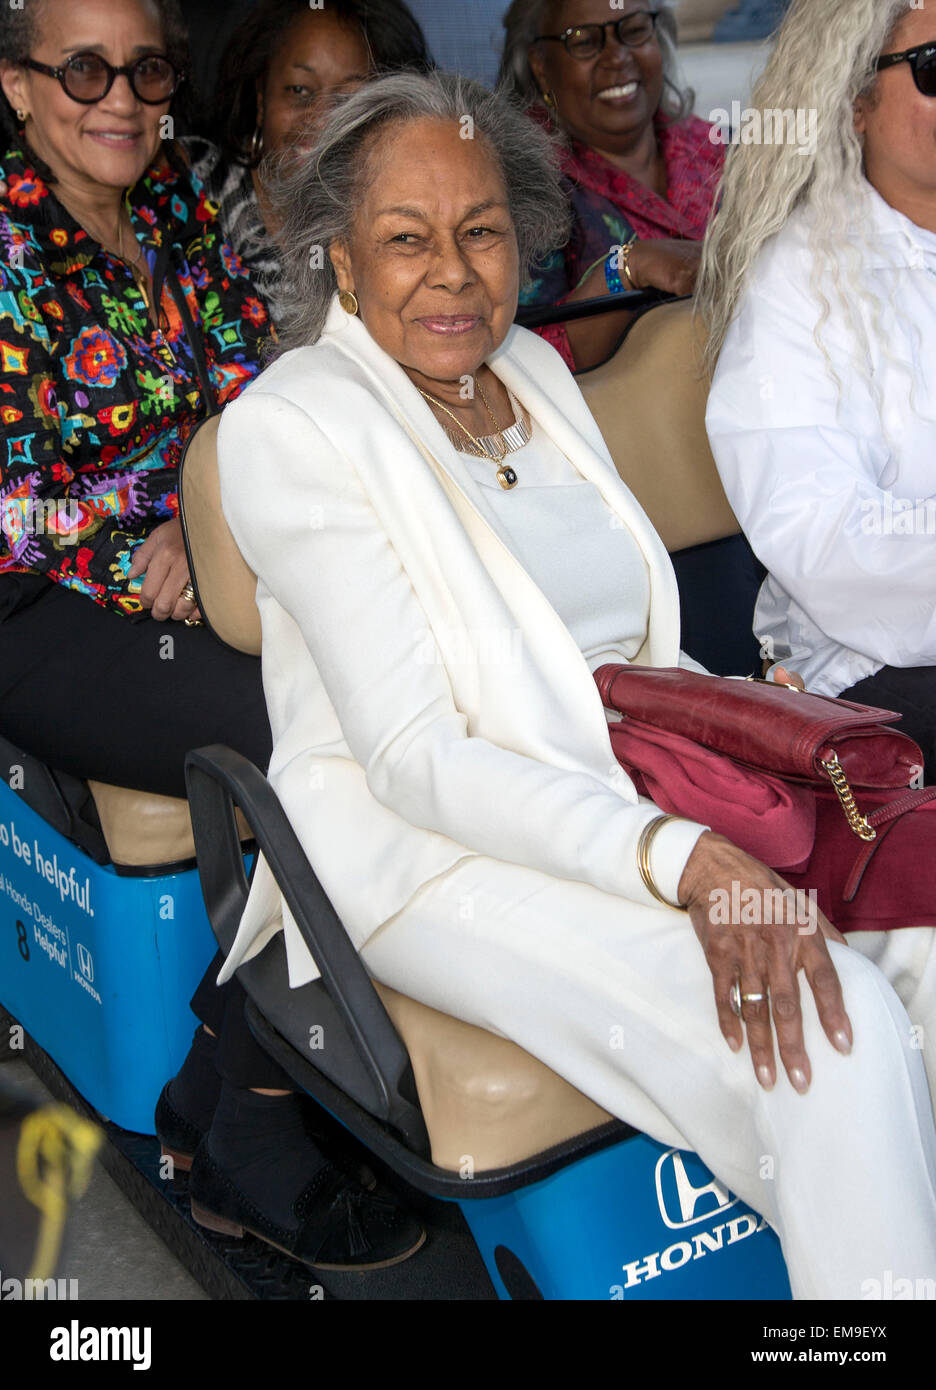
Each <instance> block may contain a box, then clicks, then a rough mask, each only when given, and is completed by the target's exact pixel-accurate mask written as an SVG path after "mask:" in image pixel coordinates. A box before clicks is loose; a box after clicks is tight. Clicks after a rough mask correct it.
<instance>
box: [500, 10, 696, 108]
mask: <svg viewBox="0 0 936 1390" xmlns="http://www.w3.org/2000/svg"><path fill="white" fill-rule="evenodd" d="M555 3H556V0H513V4H512V5H511V6H510V8H509V9H508V11H507V13H506V14H505V15H504V28H505V29H506V31H507V33H506V36H505V38H504V51H503V54H502V55H501V67H500V78H501V82H503V83H505V84H509V85H510V86H511V87H512V88H513V90H514V92H515V93H516V95H517V97H518V98H519V99H520V101H522V102H523V104H524V106H530V105H531V104H532V103H534V102H540V103H542V94H541V92H540V90H539V87H537V85H536V80H535V78H534V76H533V72H532V69H531V67H530V58H529V50H530V48H531V47H532V46H533V43H534V42H535V40H536V38H537V36H538V35H539V32H540V29H541V27H542V24H543V20H544V17H545V15H546V11H547V10H548V9H549V7H550V5H554V4H555ZM647 9H648V10H650V11H651V12H652V13H653V14H655V15H657V16H658V18H657V22H656V38H657V43H658V44H659V46H660V53H661V54H662V57H663V98H662V100H661V102H660V110H661V111H662V112H663V114H664V115H665V116H669V118H670V119H671V120H673V121H682V120H685V118H686V117H687V116H689V115H691V114H692V108H693V106H694V104H695V93H694V92H693V91H692V90H691V88H689V87H686V86H685V85H684V83H683V81H682V77H681V75H680V71H679V58H678V56H677V53H676V16H675V15H674V13H673V9H672V3H671V0H647ZM621 18H624V16H623V15H622V16H621Z"/></svg>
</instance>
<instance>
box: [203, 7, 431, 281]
mask: <svg viewBox="0 0 936 1390" xmlns="http://www.w3.org/2000/svg"><path fill="white" fill-rule="evenodd" d="M431 66H432V59H431V58H430V56H429V52H428V50H427V48H426V42H425V39H424V38H423V34H422V30H421V29H420V27H419V25H418V24H417V22H416V20H415V19H414V18H413V16H412V15H411V14H410V12H409V10H408V9H407V7H406V5H405V4H404V3H403V0H327V4H325V5H324V7H323V8H321V9H310V8H309V5H308V3H307V0H261V3H260V4H259V5H257V7H256V9H255V10H253V11H252V13H251V14H250V15H249V17H248V18H247V19H246V20H244V22H243V23H242V24H241V25H240V26H239V28H238V29H237V30H236V31H235V33H234V34H233V35H232V37H231V39H230V41H229V43H228V45H227V48H226V49H225V51H224V54H223V55H222V58H221V64H220V68H219V72H218V80H217V84H216V87H215V96H214V101H213V105H212V117H211V121H210V133H211V137H212V141H213V143H210V142H208V141H203V140H190V141H188V142H186V143H187V149H188V152H189V154H190V157H191V158H192V161H193V165H194V168H195V171H196V173H197V174H198V175H199V177H200V178H202V179H203V180H204V182H205V186H206V191H207V193H208V196H209V197H210V198H211V199H212V201H213V202H215V203H217V204H218V205H219V207H220V209H221V213H220V216H221V224H222V226H223V228H224V231H225V234H226V235H227V237H228V240H229V241H230V242H231V245H232V246H233V247H234V250H235V251H236V252H237V253H238V255H240V256H242V257H243V259H244V260H245V261H246V262H247V263H248V265H249V266H250V268H251V271H252V274H253V277H254V280H255V282H256V284H257V285H258V287H259V288H260V289H261V290H262V291H263V293H264V295H265V296H266V297H267V299H268V300H269V299H270V298H271V296H272V295H274V294H275V289H276V284H277V281H278V280H279V277H280V260H279V252H278V250H277V248H276V246H275V243H274V235H275V231H276V226H275V222H274V219H273V217H272V214H271V212H270V208H269V204H268V201H267V198H266V194H265V191H264V174H263V167H262V165H261V161H262V160H263V159H264V157H266V156H273V157H275V156H277V155H279V154H282V152H283V151H284V150H287V149H289V148H290V147H291V146H295V144H296V141H297V140H298V139H299V138H300V137H304V138H305V141H306V143H308V142H309V139H310V138H311V137H312V136H314V133H315V131H316V130H317V129H318V127H320V126H321V124H322V123H323V122H324V120H325V119H326V117H327V116H328V113H329V111H330V109H331V105H332V103H333V101H334V99H335V97H336V95H338V94H339V93H341V92H347V91H351V90H353V88H354V87H355V86H357V85H358V84H359V83H361V82H364V81H366V79H367V78H368V77H371V76H373V75H374V74H375V73H378V72H392V71H396V70H400V69H404V68H410V69H413V70H416V71H426V70H427V69H428V68H430V67H431Z"/></svg>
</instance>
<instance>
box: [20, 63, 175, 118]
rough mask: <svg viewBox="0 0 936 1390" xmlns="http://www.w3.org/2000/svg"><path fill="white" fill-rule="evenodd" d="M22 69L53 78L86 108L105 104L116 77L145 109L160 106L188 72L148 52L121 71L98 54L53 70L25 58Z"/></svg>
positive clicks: (45, 64)
mask: <svg viewBox="0 0 936 1390" xmlns="http://www.w3.org/2000/svg"><path fill="white" fill-rule="evenodd" d="M22 66H23V67H24V68H32V70H33V72H42V73H45V75H46V77H54V78H55V79H56V80H57V81H58V82H59V83H60V84H61V87H62V91H63V92H64V93H65V95H66V96H69V97H71V99H72V101H80V102H81V103H82V104H83V105H84V106H93V105H94V103H95V102H96V101H102V100H103V99H104V97H106V96H107V93H108V92H109V91H110V89H111V87H113V85H114V79H115V78H116V77H126V79H127V81H128V82H129V83H130V88H131V90H132V92H133V95H134V96H135V97H136V98H137V100H138V101H142V102H143V103H144V104H145V105H146V106H161V105H162V103H163V102H164V101H168V100H169V98H170V97H171V96H172V94H173V92H175V91H176V89H177V88H178V86H179V84H180V83H181V82H183V81H184V80H185V73H184V72H179V71H178V70H177V69H176V68H175V67H174V66H173V64H172V63H170V61H169V59H168V58H164V57H163V56H162V55H161V54H159V53H147V54H145V55H144V57H142V58H137V60H136V62H135V63H128V64H127V65H126V66H125V67H122V68H115V67H112V66H111V64H110V63H108V62H107V60H106V59H105V58H102V57H101V56H100V54H99V53H75V54H73V55H72V57H71V58H69V59H68V62H67V63H65V64H64V65H63V66H62V67H60V68H50V67H49V66H48V64H47V63H37V62H36V61H35V59H33V58H25V59H24V60H23V64H22Z"/></svg>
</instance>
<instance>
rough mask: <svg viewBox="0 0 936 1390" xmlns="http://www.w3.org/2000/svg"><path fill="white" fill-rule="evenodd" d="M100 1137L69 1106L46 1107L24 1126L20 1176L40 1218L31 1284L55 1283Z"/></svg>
mask: <svg viewBox="0 0 936 1390" xmlns="http://www.w3.org/2000/svg"><path fill="white" fill-rule="evenodd" d="M101 1139H102V1135H101V1131H100V1130H99V1129H98V1127H97V1126H96V1125H93V1124H91V1123H90V1121H88V1120H83V1119H82V1118H81V1117H80V1116H79V1115H76V1114H75V1113H74V1111H73V1110H69V1108H68V1106H67V1105H43V1106H41V1107H40V1108H39V1109H38V1110H34V1111H33V1112H32V1114H30V1115H27V1116H26V1118H25V1120H24V1121H23V1123H22V1125H21V1126H20V1136H19V1143H18V1145H17V1149H16V1173H17V1177H18V1178H19V1182H20V1187H21V1188H22V1190H23V1193H24V1195H25V1196H26V1198H27V1200H28V1201H30V1202H32V1204H33V1206H34V1207H37V1208H38V1209H39V1211H40V1213H41V1216H42V1219H41V1221H40V1224H39V1239H38V1241H37V1243H36V1252H35V1255H34V1257H33V1265H32V1269H31V1270H30V1271H29V1275H28V1276H27V1277H28V1278H30V1279H49V1278H51V1277H52V1275H53V1273H54V1271H55V1266H56V1263H57V1261H58V1257H59V1251H60V1249H61V1245H62V1232H63V1231H64V1228H65V1214H66V1211H67V1208H68V1200H69V1198H72V1199H74V1198H78V1197H81V1196H82V1195H83V1194H84V1192H85V1191H86V1190H87V1186H88V1183H89V1182H90V1181H91V1166H92V1164H93V1162H94V1158H95V1155H96V1154H97V1151H98V1149H99V1148H100V1145H101Z"/></svg>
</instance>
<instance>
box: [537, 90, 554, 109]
mask: <svg viewBox="0 0 936 1390" xmlns="http://www.w3.org/2000/svg"><path fill="white" fill-rule="evenodd" d="M540 95H541V96H542V98H543V105H544V106H548V107H550V108H551V109H552V110H553V111H554V110H555V109H556V98H555V97H554V96H553V94H552V92H551V91H549V89H548V88H547V90H546V91H545V92H541V93H540Z"/></svg>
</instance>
